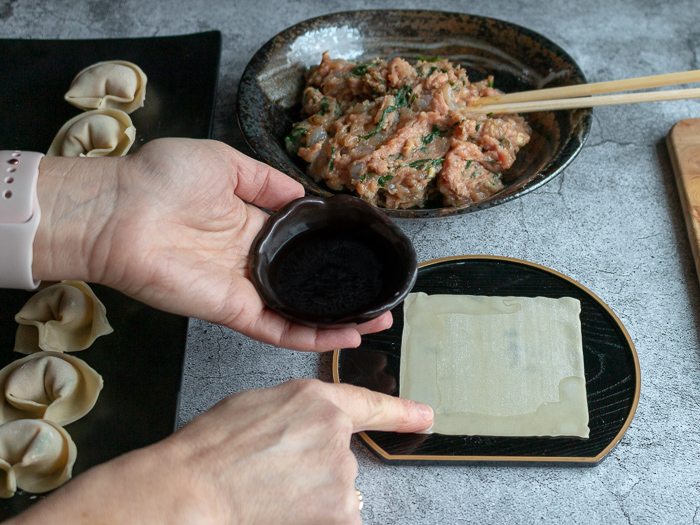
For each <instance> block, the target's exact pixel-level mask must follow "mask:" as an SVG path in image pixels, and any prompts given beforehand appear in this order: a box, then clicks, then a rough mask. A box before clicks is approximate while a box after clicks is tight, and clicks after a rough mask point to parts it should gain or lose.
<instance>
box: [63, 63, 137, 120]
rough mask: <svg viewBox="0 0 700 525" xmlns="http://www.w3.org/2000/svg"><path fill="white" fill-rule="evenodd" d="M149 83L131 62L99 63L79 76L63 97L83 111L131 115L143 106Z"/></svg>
mask: <svg viewBox="0 0 700 525" xmlns="http://www.w3.org/2000/svg"><path fill="white" fill-rule="evenodd" d="M147 80H148V79H147V77H146V74H145V73H144V72H143V71H142V70H141V68H140V67H138V66H137V65H136V64H133V63H131V62H126V61H124V60H112V61H109V62H98V63H97V64H93V65H91V66H89V67H87V68H85V69H83V70H82V71H81V72H80V73H78V74H77V75H76V77H75V79H73V82H72V83H71V86H70V89H69V90H68V93H66V94H65V97H64V98H65V99H66V101H67V102H69V103H71V104H73V105H74V106H77V107H79V108H81V109H103V108H115V109H121V110H122V111H125V112H126V113H131V112H132V111H134V110H136V109H138V108H140V107H141V106H143V101H144V100H145V98H146V82H147Z"/></svg>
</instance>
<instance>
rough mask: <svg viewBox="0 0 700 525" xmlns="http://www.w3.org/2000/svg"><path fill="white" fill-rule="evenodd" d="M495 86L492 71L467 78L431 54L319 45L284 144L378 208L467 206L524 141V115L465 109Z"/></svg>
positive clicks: (333, 184)
mask: <svg viewBox="0 0 700 525" xmlns="http://www.w3.org/2000/svg"><path fill="white" fill-rule="evenodd" d="M499 93H500V92H499V91H497V90H496V89H494V88H493V79H492V78H491V77H489V78H487V79H486V80H483V81H480V82H474V83H470V82H469V79H468V78H467V74H466V72H465V71H464V70H463V69H461V68H460V67H459V66H453V65H452V64H451V63H450V62H449V61H447V60H443V59H440V58H437V57H435V58H431V59H422V60H418V62H417V63H416V64H415V65H411V64H409V63H408V62H407V61H406V60H404V59H402V58H395V59H393V60H392V61H391V62H388V63H387V62H386V61H384V60H380V59H376V60H373V61H371V62H365V63H362V64H358V63H355V62H349V61H347V60H343V59H335V60H334V59H331V58H330V57H329V56H328V53H324V54H323V59H322V61H321V64H320V65H319V66H317V67H314V68H312V69H311V70H310V71H309V72H308V73H307V75H306V88H305V89H304V94H303V98H302V113H303V114H302V117H303V118H304V120H302V121H301V122H299V123H297V124H296V125H295V126H294V128H293V129H292V131H291V133H290V134H289V135H288V136H287V137H286V138H285V142H286V147H287V150H288V151H289V152H290V153H292V154H296V155H298V156H299V157H301V158H302V159H304V160H305V161H306V162H308V163H309V166H308V172H309V174H310V175H311V176H312V177H313V178H314V180H316V181H317V182H321V181H324V182H325V183H326V185H327V186H328V187H329V188H331V189H332V190H344V189H348V190H351V191H353V192H355V193H357V194H358V195H359V196H360V197H362V198H363V199H365V200H367V201H369V202H371V203H373V204H375V205H378V206H384V207H386V208H413V207H421V206H423V205H424V204H425V202H426V201H427V200H431V199H435V198H441V199H442V202H443V204H444V205H445V206H466V205H470V204H473V203H476V202H479V201H482V200H484V199H486V198H488V197H490V196H491V195H493V194H494V193H496V192H498V191H500V190H501V189H503V182H502V181H501V179H502V174H503V172H504V171H505V170H507V169H508V168H510V167H511V166H512V164H513V162H515V156H516V154H517V152H518V151H519V150H520V148H522V147H523V146H525V144H527V143H528V141H529V140H530V133H531V131H530V127H529V126H528V124H527V122H526V121H525V119H524V118H523V117H520V116H517V115H498V116H493V117H489V116H487V115H482V114H477V113H473V112H470V111H469V105H470V104H473V103H474V101H475V100H477V99H478V98H479V97H484V96H492V95H497V94H499Z"/></svg>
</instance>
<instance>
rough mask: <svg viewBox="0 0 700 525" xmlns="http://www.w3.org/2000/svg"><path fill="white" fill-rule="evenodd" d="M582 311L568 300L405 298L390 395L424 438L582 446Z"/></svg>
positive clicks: (585, 430)
mask: <svg viewBox="0 0 700 525" xmlns="http://www.w3.org/2000/svg"><path fill="white" fill-rule="evenodd" d="M580 311H581V305H580V303H579V301H578V300H576V299H573V298H571V297H562V298H560V299H550V298H547V297H535V298H532V297H485V296H471V295H427V294H425V293H422V292H420V293H412V294H409V296H408V297H407V298H406V300H405V302H404V329H403V340H402V348H401V374H400V385H399V391H400V396H401V397H403V398H408V399H412V400H414V401H420V402H423V403H427V404H428V405H430V406H431V407H433V410H434V411H435V422H434V424H433V426H432V427H431V428H430V430H429V431H430V432H435V433H440V434H452V435H483V436H579V437H583V438H587V437H588V433H589V429H588V403H587V401H586V380H585V375H584V367H583V345H582V342H581V322H580V320H579V313H580Z"/></svg>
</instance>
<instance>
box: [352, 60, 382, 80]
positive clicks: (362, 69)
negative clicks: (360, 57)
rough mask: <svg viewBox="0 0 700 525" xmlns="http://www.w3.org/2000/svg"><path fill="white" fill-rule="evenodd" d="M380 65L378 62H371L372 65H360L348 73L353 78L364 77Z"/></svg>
mask: <svg viewBox="0 0 700 525" xmlns="http://www.w3.org/2000/svg"><path fill="white" fill-rule="evenodd" d="M376 65H378V62H371V63H370V64H360V65H359V66H356V67H355V68H353V70H352V71H350V72H349V73H348V75H350V76H351V77H363V76H365V75H366V74H367V70H368V69H369V68H371V67H373V66H376Z"/></svg>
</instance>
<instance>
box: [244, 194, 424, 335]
mask: <svg viewBox="0 0 700 525" xmlns="http://www.w3.org/2000/svg"><path fill="white" fill-rule="evenodd" d="M417 268H418V264H417V260H416V252H415V250H414V248H413V245H412V244H411V241H410V240H409V239H408V237H406V235H405V234H404V233H403V231H401V229H400V228H399V227H398V226H396V225H395V224H394V223H393V222H392V221H391V219H389V218H388V217H387V216H386V215H385V214H383V213H382V212H381V211H380V210H378V209H377V208H375V207H374V206H372V205H370V204H368V203H366V202H365V201H363V200H361V199H359V198H357V197H351V196H350V195H336V196H333V197H327V198H322V197H313V196H307V197H303V198H301V199H297V200H295V201H292V202H291V203H289V204H287V205H286V206H285V207H284V208H282V209H280V210H279V211H277V212H276V213H274V214H273V215H272V216H271V217H270V218H269V219H268V221H267V222H266V223H265V226H264V227H263V228H262V229H261V231H260V232H259V234H258V236H257V237H256V239H255V240H254V242H253V245H252V246H251V251H250V259H249V271H250V277H251V280H252V281H253V284H254V285H255V287H256V289H257V290H258V293H259V294H260V296H261V297H262V299H263V301H264V302H265V304H266V305H267V306H268V307H270V308H272V309H273V310H275V311H277V312H278V313H280V314H282V315H283V316H285V317H287V318H289V319H291V320H293V321H296V322H299V323H302V324H306V325H310V326H336V325H345V324H353V323H361V322H364V321H369V320H370V319H373V318H375V317H378V316H379V315H381V314H383V313H384V312H386V311H388V310H391V309H392V308H393V307H395V306H396V305H397V304H399V303H400V302H401V301H403V299H404V298H405V297H406V295H407V294H408V293H409V292H410V291H411V288H412V287H413V284H414V283H415V281H416V276H417Z"/></svg>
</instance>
